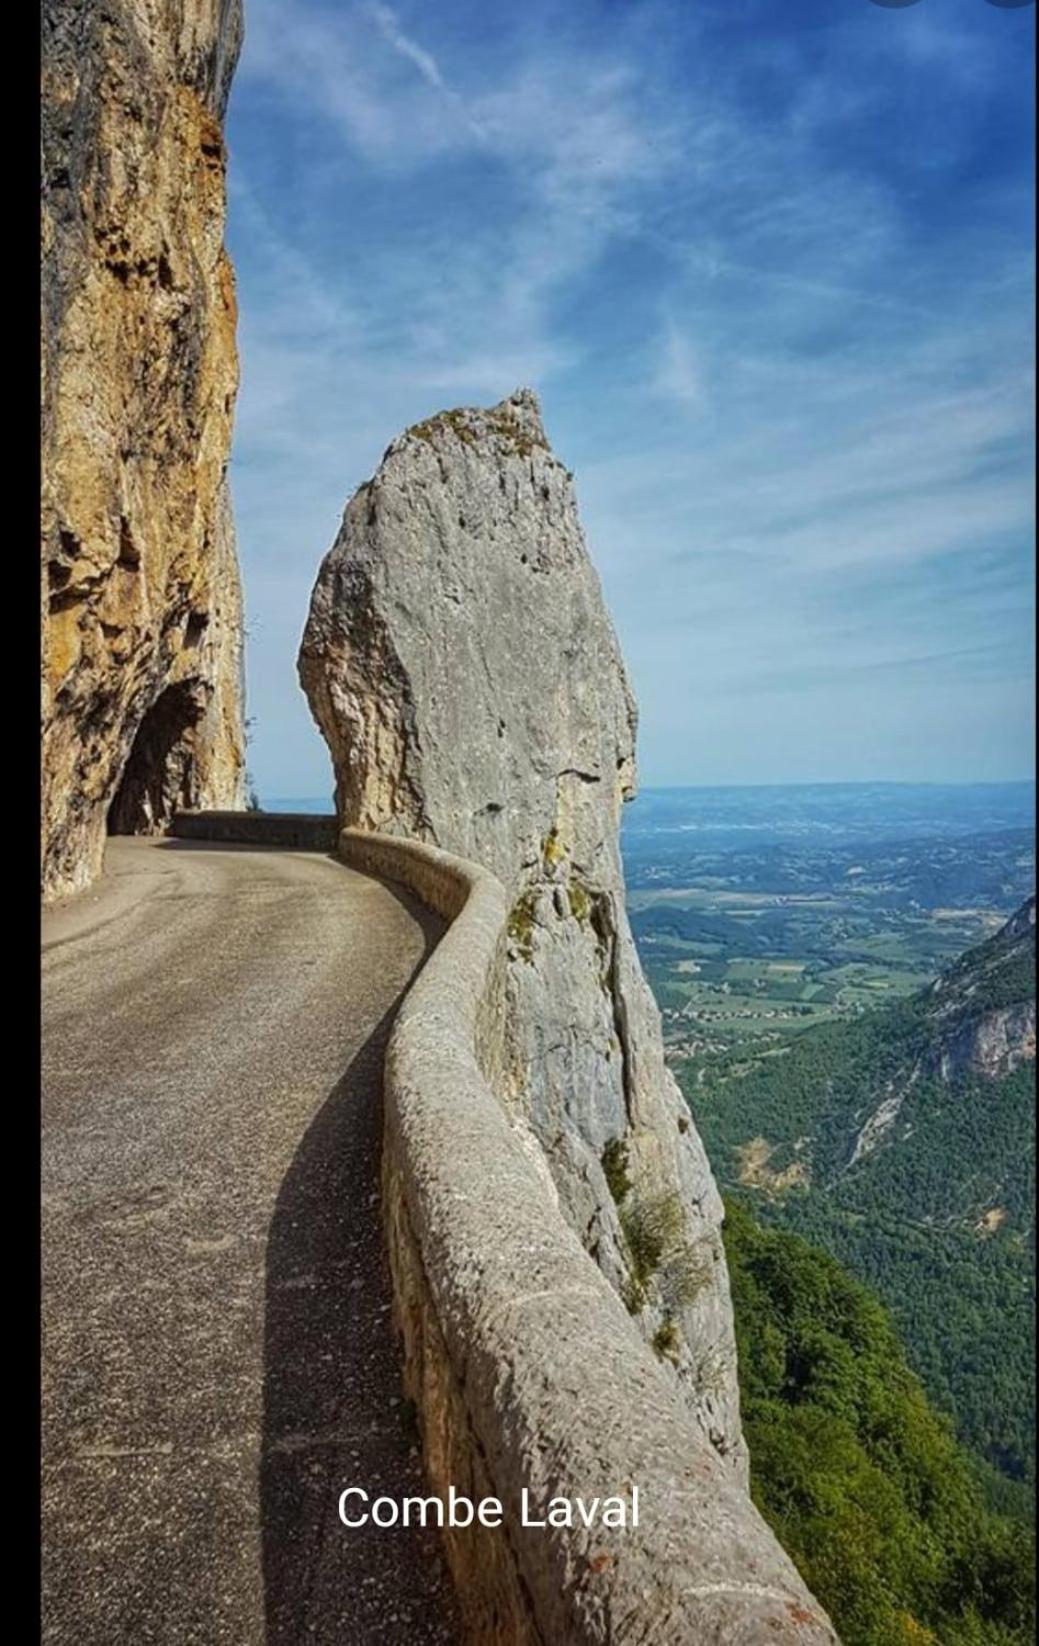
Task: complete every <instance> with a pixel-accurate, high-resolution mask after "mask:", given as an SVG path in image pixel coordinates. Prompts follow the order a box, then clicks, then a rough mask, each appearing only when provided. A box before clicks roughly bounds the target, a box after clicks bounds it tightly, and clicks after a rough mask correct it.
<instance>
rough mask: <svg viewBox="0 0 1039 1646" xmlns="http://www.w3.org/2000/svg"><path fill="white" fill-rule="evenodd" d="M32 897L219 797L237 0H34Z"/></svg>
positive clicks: (232, 592)
mask: <svg viewBox="0 0 1039 1646" xmlns="http://www.w3.org/2000/svg"><path fill="white" fill-rule="evenodd" d="M42 29H43V41H42V63H43V154H42V163H43V212H42V229H43V286H42V298H43V304H42V360H43V383H42V412H43V417H42V422H43V428H42V440H43V498H42V586H41V623H42V642H43V643H42V664H43V681H42V688H43V693H42V695H43V797H42V813H43V815H42V833H43V883H44V891H45V894H46V895H48V896H54V895H60V894H62V893H65V892H69V891H73V890H76V889H77V888H79V887H81V886H83V885H85V884H87V883H88V882H89V880H90V879H91V878H92V877H93V876H94V875H95V874H96V873H97V872H98V869H99V867H100V862H101V856H102V852H103V847H104V839H105V833H106V827H108V826H110V827H111V828H112V829H113V830H116V831H119V832H142V831H150V830H153V829H155V828H156V827H159V826H161V824H162V823H163V821H164V820H165V818H166V817H168V815H169V813H170V811H171V810H173V809H174V808H176V807H177V806H183V805H192V806H238V805H241V804H242V803H243V798H244V797H243V735H242V709H241V698H242V693H241V597H240V590H239V580H238V570H237V564H236V557H235V548H234V535H233V530H232V525H231V517H230V509H229V506H228V497H227V489H226V470H227V459H228V450H229V445H230V439H231V419H232V413H233V409H234V399H235V392H236V387H237V357H236V350H235V295H234V279H233V275H232V271H231V266H230V263H229V262H228V259H227V256H226V253H225V251H224V248H223V234H224V210H225V187H224V171H225V149H224V140H223V134H222V129H221V122H222V117H223V111H224V104H225V101H226V97H227V91H228V86H229V82H230V77H231V74H232V72H233V69H234V65H235V61H236V58H237V55H238V49H239V45H240V41H241V12H240V7H239V3H238V0H176V3H175V0H107V3H106V4H105V5H99V4H97V3H96V0H45V4H44V6H43V15H42Z"/></svg>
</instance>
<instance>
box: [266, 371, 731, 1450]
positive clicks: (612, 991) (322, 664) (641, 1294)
mask: <svg viewBox="0 0 1039 1646" xmlns="http://www.w3.org/2000/svg"><path fill="white" fill-rule="evenodd" d="M299 670H300V679H301V682H302V685H303V688H304V690H305V691H306V693H307V696H308V699H309V702H310V706H311V709H312V711H313V714H314V717H315V719H316V720H317V723H318V725H319V727H320V728H321V731H322V733H323V734H324V737H325V739H326V741H327V743H328V746H329V749H330V751H331V754H332V760H333V764H334V767H335V775H336V795H337V807H338V811H339V814H340V817H341V819H342V821H343V822H344V823H345V824H348V825H353V826H358V827H362V828H369V829H376V830H384V831H388V832H392V833H400V834H406V835H410V836H414V837H416V838H419V839H422V840H427V841H431V842H433V843H435V844H436V845H438V846H440V847H442V848H444V849H445V850H448V851H451V852H455V853H458V854H459V855H461V856H464V857H467V858H471V859H475V860H476V861H478V862H480V863H483V864H485V865H486V866H487V867H489V868H490V869H492V870H493V871H494V873H495V874H496V875H498V877H499V878H500V879H501V880H502V881H503V882H504V884H505V886H506V888H507V889H508V892H509V896H510V899H511V901H512V914H511V917H510V921H509V947H508V963H507V985H506V988H507V1021H508V1028H507V1058H506V1067H505V1070H504V1074H503V1076H502V1079H501V1081H500V1087H501V1095H502V1099H503V1101H504V1102H506V1103H507V1104H508V1105H509V1107H510V1109H511V1110H512V1112H513V1113H514V1115H515V1117H516V1119H517V1124H522V1125H524V1126H525V1127H526V1128H528V1129H529V1133H530V1134H531V1136H532V1137H533V1138H534V1139H536V1143H537V1145H538V1146H539V1153H540V1155H541V1158H542V1159H543V1161H544V1162H546V1163H547V1167H548V1169H549V1171H550V1173H551V1177H552V1180H553V1182H554V1184H555V1188H556V1191H557V1194H558V1198H559V1202H560V1205H561V1207H562V1210H563V1212H564V1213H565V1215H566V1217H567V1218H568V1219H569V1220H570V1222H571V1223H572V1225H573V1226H574V1228H575V1229H576V1230H577V1231H578V1233H579V1234H580V1236H581V1238H582V1240H583V1241H584V1244H585V1247H586V1249H587V1250H588V1252H589V1254H590V1255H591V1256H592V1257H593V1258H594V1260H595V1261H596V1262H597V1263H598V1264H599V1265H600V1267H601V1268H602V1269H603V1270H604V1272H605V1273H606V1274H607V1275H608V1276H609V1278H610V1279H611V1281H612V1282H613V1284H614V1285H615V1286H616V1288H617V1289H618V1291H619V1292H620V1293H621V1295H622V1296H623V1297H624V1299H625V1301H626V1302H627V1304H628V1306H629V1308H630V1309H631V1311H632V1313H633V1315H634V1316H635V1318H636V1319H637V1320H638V1321H639V1323H640V1325H641V1326H642V1328H643V1330H644V1332H645V1335H646V1337H647V1339H649V1340H651V1341H652V1342H653V1343H654V1345H655V1348H656V1350H657V1352H658V1353H659V1354H660V1355H661V1356H662V1358H664V1359H666V1360H667V1361H668V1362H669V1363H671V1364H672V1365H674V1367H675V1372H676V1376H677V1377H679V1378H680V1380H681V1382H682V1385H683V1387H684V1389H685V1390H686V1392H687V1394H688V1398H689V1400H690V1402H691V1403H692V1405H693V1407H694V1409H695V1410H696V1412H697V1414H698V1415H699V1417H700V1420H701V1422H702V1424H703V1427H704V1429H705V1430H706V1432H707V1433H708V1434H709V1435H710V1437H711V1440H712V1441H713V1443H714V1444H715V1446H716V1447H717V1449H718V1450H719V1451H720V1452H721V1453H722V1454H723V1456H725V1457H727V1458H728V1459H730V1460H731V1462H732V1466H733V1467H734V1469H736V1470H737V1471H742V1469H743V1467H744V1449H743V1444H742V1441H741V1438H740V1426H739V1411H738V1396H737V1389H736V1372H735V1350H734V1344H733V1332H732V1316H731V1309H730V1303H729V1289H728V1278H727V1274H726V1268H725V1259H724V1254H723V1250H722V1244H721V1237H720V1224H721V1212H722V1209H721V1203H720V1200H719V1196H718V1193H717V1190H716V1188H715V1184H714V1180H713V1178H712V1176H711V1172H710V1168H709V1166H708V1163H707V1160H706V1157H705V1155H704V1150H703V1146H702V1144H701V1142H700V1139H699V1137H698V1135H697V1133H696V1130H695V1127H694V1126H693V1125H692V1123H691V1120H690V1117H689V1113H688V1109H687V1108H686V1105H685V1103H684V1102H683V1100H682V1098H681V1095H680V1093H679V1092H678V1089H677V1087H676V1085H675V1082H674V1080H673V1078H672V1076H671V1075H670V1073H669V1072H668V1070H667V1069H666V1068H665V1065H664V1054H663V1045H662V1039H661V1033H660V1021H659V1016H658V1013H657V1009H656V1006H655V1004H654V1002H653V999H652V996H651V994H650V991H649V989H648V987H647V985H646V983H645V980H644V978H643V976H642V972H641V969H640V967H639V962H638V959H637V956H636V953H635V948H634V944H633V941H632V937H631V933H630V930H629V926H628V920H627V915H626V912H625V906H624V890H623V878H622V872H621V863H620V852H619V843H618V829H619V820H620V810H621V806H622V803H623V802H624V801H625V800H626V799H629V798H630V797H631V796H632V795H633V793H634V785H635V731H636V710H635V704H634V700H633V698H632V694H631V690H630V687H629V685H628V681H627V678H626V675H625V671H624V666H623V662H622V659H621V656H620V652H619V649H618V645H617V641H616V637H615V635H614V632H613V627H612V625H611V622H610V619H609V615H608V613H607V611H606V608H605V605H604V602H603V598H602V592H601V589H600V586H599V581H598V578H597V576H596V573H595V570H594V568H593V566H592V563H591V561H590V559H589V557H588V553H587V550H586V547H585V543H584V538H583V534H582V531H581V526H580V522H579V519H578V513H577V506H576V501H575V496H574V490H573V484H572V476H571V475H570V473H569V472H568V471H567V469H566V468H565V466H564V465H563V464H562V463H561V462H560V461H559V459H558V458H557V457H556V456H555V455H554V454H553V452H552V450H551V448H550V446H549V444H548V440H547V438H546V436H545V432H544V428H543V426H542V422H541V414H540V410H539V407H538V403H537V400H536V398H535V397H534V395H533V394H531V393H530V392H529V391H526V390H520V391H518V392H517V393H516V394H514V395H512V396H511V397H510V398H509V399H507V400H505V401H503V402H502V403H501V404H500V405H498V406H494V407H492V408H490V409H488V410H478V409H471V408H466V409H462V410H457V411H451V412H443V413H441V414H439V415H438V416H436V417H432V418H430V419H429V420H428V421H427V422H424V423H420V424H417V425H415V426H414V427H413V428H410V429H408V430H407V431H406V432H405V433H404V434H403V435H401V436H400V437H399V438H398V439H397V440H395V441H394V442H393V444H392V445H391V446H390V447H389V449H388V450H387V452H386V454H385V456H384V458H383V460H382V463H381V464H380V466H379V469H378V471H377V473H376V474H375V475H374V476H373V478H372V479H371V480H370V481H368V482H367V483H366V484H364V485H363V486H361V487H360V488H359V489H358V491H357V492H356V493H355V494H354V496H353V497H352V499H351V500H350V502H349V504H348V505H347V508H346V512H345V515H344V517H343V523H342V527H341V530H340V532H339V536H338V538H337V540H336V542H335V545H334V547H333V548H332V550H331V552H330V553H329V554H328V555H327V557H326V559H325V561H324V563H323V564H322V566H321V570H320V572H319V575H318V580H317V584H316V587H315V589H314V593H313V597H312V600H311V606H310V615H309V618H308V621H307V626H306V631H305V634H304V637H303V644H302V648H301V652H300V659H299Z"/></svg>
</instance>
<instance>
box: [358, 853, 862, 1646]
mask: <svg viewBox="0 0 1039 1646" xmlns="http://www.w3.org/2000/svg"><path fill="white" fill-rule="evenodd" d="M339 854H340V856H341V857H342V859H343V861H344V862H346V863H348V864H349V865H350V866H352V867H355V868H359V869H362V870H364V871H365V872H367V873H370V874H373V875H378V876H380V877H382V878H384V879H387V880H392V881H396V882H398V883H401V884H403V885H404V886H406V887H407V888H408V889H409V890H411V891H412V892H413V893H414V894H415V895H416V896H417V897H418V898H419V899H421V900H422V901H423V902H425V903H426V904H427V905H429V906H430V907H431V908H433V909H435V910H436V911H437V912H438V913H439V914H441V915H443V916H444V917H445V918H446V919H447V920H448V921H449V922H450V925H449V927H448V930H447V932H446V933H445V935H444V937H443V938H442V939H441V942H440V944H439V945H438V947H437V948H436V950H435V951H434V953H433V954H432V955H431V957H430V959H429V960H428V961H427V963H426V965H425V967H424V969H423V970H422V972H421V973H420V975H419V977H418V978H417V980H416V982H415V983H414V984H413V986H412V988H411V990H410V991H409V993H408V995H407V997H406V998H405V1000H404V1002H403V1004H402V1006H401V1008H400V1011H399V1012H398V1015H397V1019H396V1022H395V1025H394V1028H393V1031H392V1035H391V1039H390V1044H389V1048H388V1052H387V1060H386V1079H385V1106H386V1120H385V1148H384V1159H383V1185H384V1217H385V1221H386V1228H387V1236H388V1243H389V1253H390V1263H391V1269H392V1273H393V1285H394V1294H395V1305H396V1315H397V1322H398V1326H399V1328H400V1331H401V1334H402V1337H403V1342H404V1356H405V1382H406V1392H407V1393H408V1395H409V1396H410V1398H411V1399H413V1400H414V1402H415V1404H416V1407H417V1409H418V1414H419V1420H420V1426H421V1431H422V1442H423V1451H424V1457H425V1463H426V1468H427V1471H428V1474H429V1478H430V1481H431V1484H432V1486H433V1488H434V1489H435V1490H436V1491H437V1492H438V1493H441V1494H444V1495H446V1493H447V1490H448V1487H449V1486H450V1485H453V1486H454V1487H455V1489H456V1491H457V1492H458V1493H460V1494H462V1495H464V1496H467V1497H472V1498H481V1497H484V1496H494V1497H497V1498H498V1499H500V1500H501V1502H502V1504H503V1506H504V1523H503V1524H502V1526H501V1527H498V1528H485V1527H475V1528H472V1529H455V1530H450V1529H448V1530H446V1531H445V1537H446V1540H447V1549H448V1556H449V1560H450V1563H451V1567H452V1570H453V1573H454V1577H455V1581H456V1584H457V1586H458V1591H459V1594H460V1596H461V1599H462V1604H463V1607H464V1609H465V1616H466V1625H467V1632H468V1635H469V1638H471V1639H472V1640H473V1641H474V1642H475V1641H479V1642H480V1643H481V1646H484V1643H502V1646H505V1643H508V1646H513V1643H516V1646H519V1643H520V1642H523V1643H527V1642H540V1643H543V1646H564V1643H570V1642H573V1643H580V1646H585V1643H589V1646H590V1643H592V1642H595V1643H605V1642H610V1643H612V1646H623V1643H629V1642H630V1643H634V1642H636V1641H637V1642H639V1643H640V1646H643V1643H646V1642H654V1641H659V1642H664V1641H666V1642H668V1643H675V1642H688V1643H690V1646H693V1643H696V1646H736V1643H740V1646H757V1643H764V1642H769V1643H773V1646H786V1643H790V1646H793V1643H794V1642H797V1643H799V1646H822V1643H823V1642H829V1643H833V1642H835V1641H836V1638H837V1637H836V1635H835V1634H834V1631H833V1629H832V1627H831V1625H830V1624H829V1622H828V1620H827V1619H826V1617H825V1615H824V1614H823V1612H822V1610H821V1608H820V1607H819V1606H818V1604H817V1603H816V1602H815V1600H814V1599H813V1598H812V1596H811V1595H810V1594H809V1592H808V1591H807V1589H806V1588H805V1586H804V1584H803V1582H802V1581H801V1579H800V1577H799V1576H798V1574H797V1572H796V1570H795V1569H794V1567H793V1565H792V1563H791V1561H790V1560H789V1559H788V1557H787V1556H786V1554H785V1553H784V1552H783V1550H782V1549H781V1548H780V1546H779V1544H778V1543H777V1541H776V1539H775V1538H774V1536H773V1534H772V1532H771V1531H770V1530H769V1528H768V1526H767V1525H766V1524H765V1522H764V1521H763V1520H762V1518H761V1516H760V1515H759V1514H758V1512H757V1510H756V1509H755V1508H754V1506H753V1504H752V1503H751V1501H750V1499H749V1497H748V1496H747V1495H746V1494H745V1492H744V1491H743V1490H742V1489H741V1487H740V1485H739V1484H738V1482H737V1481H736V1480H735V1479H734V1478H733V1476H732V1474H731V1472H730V1471H728V1470H727V1469H726V1468H725V1467H724V1466H723V1464H722V1462H721V1461H720V1460H719V1458H718V1456H717V1455H716V1453H715V1452H714V1451H713V1449H712V1448H711V1447H710V1445H708V1444H707V1442H706V1441H705V1439H704V1436H703V1433H702V1431H701V1429H700V1428H699V1427H698V1425H697V1424H696V1423H695V1421H694V1419H693V1417H692V1416H691V1414H690V1411H689V1408H688V1406H687V1405H686V1404H685V1402H684V1401H683V1400H682V1398H681V1395H680V1393H679V1391H678V1389H677V1387H676V1385H675V1381H674V1379H673V1378H672V1377H671V1376H669V1375H668V1373H667V1372H666V1371H665V1369H664V1367H663V1366H662V1365H661V1364H660V1363H659V1362H658V1361H657V1360H656V1358H655V1357H654V1355H653V1353H652V1351H651V1350H650V1349H649V1348H648V1347H647V1345H646V1344H645V1342H644V1341H643V1339H642V1337H641V1335H640V1334H639V1332H638V1330H637V1329H636V1327H635V1325H634V1323H633V1321H632V1319H631V1317H630V1316H629V1315H628V1313H627V1310H626V1309H625V1307H624V1305H623V1303H622V1302H621V1301H620V1299H619V1297H618V1296H617V1294H616V1292H615V1291H614V1290H613V1288H612V1287H611V1286H610V1284H609V1282H608V1281H607V1279H606V1278H605V1276H604V1275H603V1274H602V1273H601V1271H600V1270H599V1269H598V1268H597V1266H596V1265H595V1263H594V1262H593V1261H592V1260H591V1258H590V1257H589V1256H588V1254H587V1253H586V1252H585V1250H584V1248H583V1247H582V1245H581V1243H580V1241H579V1239H578V1237H577V1235H576V1234H575V1233H574V1231H573V1230H572V1229H571V1227H570V1226H569V1225H568V1223H567V1221H566V1219H565V1217H564V1216H563V1215H562V1212H561V1210H560V1208H559V1205H558V1202H557V1199H556V1195H555V1190H554V1188H553V1185H552V1179H551V1177H550V1175H549V1173H548V1170H547V1168H546V1166H545V1164H544V1160H543V1156H542V1155H541V1151H540V1148H539V1146H538V1144H537V1142H536V1141H535V1140H534V1139H533V1137H532V1134H531V1133H530V1132H529V1131H528V1130H527V1129H526V1127H525V1126H524V1124H523V1122H522V1120H521V1119H520V1117H519V1116H516V1115H510V1113H509V1112H507V1110H506V1108H505V1106H503V1104H502V1103H500V1102H499V1101H498V1099H497V1098H496V1096H495V1095H494V1090H493V1089H492V1083H493V1080H494V1071H495V1068H496V1064H497V1058H498V1052H499V1044H500V1042H499V1030H500V1022H501V1011H500V1005H499V1002H500V998H501V975H500V974H501V971H502V968H503V965H504V930H505V923H506V918H507V900H506V895H505V892H504V890H503V888H502V886H501V885H500V883H499V882H498V881H497V880H496V879H495V878H494V877H493V876H492V875H490V874H489V873H487V872H486V871H484V870H483V869H481V868H479V867H477V866H476V865H474V864H472V863H468V862H465V861H463V860H462V859H459V858H456V857H451V856H449V855H448V854H447V853H444V852H441V851H439V850H437V849H435V848H433V847H430V846H426V845H422V844H419V843H416V842H413V841H408V840H403V839H400V838H397V837H390V836H386V835H378V834H372V833H366V832H363V831H359V830H353V829H347V830H345V831H344V832H343V834H342V835H341V837H340V842H339ZM636 1487H637V1488H638V1496H639V1524H638V1526H637V1527H635V1526H630V1525H629V1526H628V1527H627V1528H625V1529H620V1528H617V1529H604V1528H603V1527H602V1526H601V1525H596V1526H594V1527H593V1528H591V1529H586V1528H585V1527H582V1526H578V1527H569V1528H568V1527H548V1526H545V1527H540V1526H533V1525H531V1526H523V1525H522V1524H521V1519H520V1504H521V1494H522V1492H523V1491H524V1489H525V1490H526V1492H527V1493H528V1494H529V1501H530V1505H531V1511H532V1513H535V1514H537V1515H538V1516H539V1517H540V1518H544V1509H545V1505H547V1503H548V1501H549V1500H550V1499H551V1498H553V1497H565V1498H568V1499H570V1500H573V1499H575V1498H576V1497H577V1496H580V1497H581V1498H583V1499H584V1500H585V1501H586V1502H589V1501H590V1500H591V1499H592V1498H594V1497H598V1498H600V1499H604V1498H606V1497H620V1498H622V1499H624V1500H625V1501H626V1502H627V1503H629V1504H630V1503H631V1501H632V1494H633V1490H634V1488H636Z"/></svg>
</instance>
